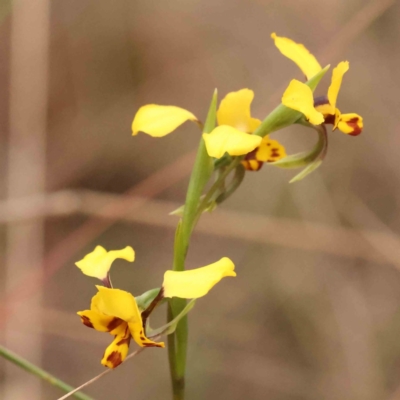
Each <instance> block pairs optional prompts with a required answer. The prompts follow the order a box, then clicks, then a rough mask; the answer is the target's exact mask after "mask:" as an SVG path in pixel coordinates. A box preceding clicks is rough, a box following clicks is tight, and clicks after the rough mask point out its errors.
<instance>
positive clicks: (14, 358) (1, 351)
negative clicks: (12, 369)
mask: <svg viewBox="0 0 400 400" xmlns="http://www.w3.org/2000/svg"><path fill="white" fill-rule="evenodd" d="M0 356H2V357H4V358H5V359H6V360H8V361H11V362H12V363H14V364H15V365H17V366H18V367H20V368H22V369H24V370H25V371H27V372H29V373H31V374H33V375H36V376H37V377H39V378H40V379H43V380H44V381H46V382H48V383H50V384H51V385H53V386H56V387H58V388H59V389H61V390H63V391H64V392H66V393H68V392H71V391H72V390H74V389H75V388H74V387H72V386H70V385H68V384H66V383H65V382H63V381H62V380H60V379H58V378H56V377H55V376H53V375H51V374H49V373H48V372H46V371H44V370H43V369H41V368H39V367H37V366H36V365H34V364H32V363H30V362H29V361H27V360H25V359H24V358H22V357H20V356H18V355H17V354H15V353H13V352H12V351H10V350H7V349H6V348H5V347H3V346H0ZM73 396H74V397H75V398H76V399H80V400H93V398H92V397H89V396H87V395H86V394H84V393H81V392H76V393H74V394H73Z"/></svg>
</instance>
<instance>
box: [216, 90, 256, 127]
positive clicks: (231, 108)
mask: <svg viewBox="0 0 400 400" xmlns="http://www.w3.org/2000/svg"><path fill="white" fill-rule="evenodd" d="M253 98H254V92H253V91H252V90H249V89H242V90H239V91H237V92H232V93H228V94H227V95H226V96H225V98H224V99H223V100H222V101H221V104H220V106H219V109H218V112H217V120H218V125H229V126H232V127H234V128H236V129H238V130H239V131H242V132H247V133H252V132H254V130H255V129H256V128H257V127H258V125H260V124H261V121H260V120H259V119H256V118H252V117H251V114H250V106H251V102H252V101H253Z"/></svg>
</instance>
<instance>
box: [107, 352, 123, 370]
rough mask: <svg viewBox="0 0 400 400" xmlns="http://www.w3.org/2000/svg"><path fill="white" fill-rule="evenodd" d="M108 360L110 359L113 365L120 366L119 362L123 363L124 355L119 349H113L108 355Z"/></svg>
mask: <svg viewBox="0 0 400 400" xmlns="http://www.w3.org/2000/svg"><path fill="white" fill-rule="evenodd" d="M107 361H109V362H110V363H111V364H112V367H113V368H115V367H118V365H119V364H121V363H122V356H121V353H119V352H118V351H113V352H112V353H111V354H110V355H109V356H108V357H107Z"/></svg>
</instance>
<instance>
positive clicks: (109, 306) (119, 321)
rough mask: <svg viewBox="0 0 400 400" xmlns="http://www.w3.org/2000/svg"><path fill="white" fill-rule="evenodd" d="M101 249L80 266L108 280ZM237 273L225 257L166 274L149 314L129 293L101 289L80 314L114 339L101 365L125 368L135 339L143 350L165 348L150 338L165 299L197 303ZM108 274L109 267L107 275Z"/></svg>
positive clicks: (85, 322)
mask: <svg viewBox="0 0 400 400" xmlns="http://www.w3.org/2000/svg"><path fill="white" fill-rule="evenodd" d="M98 247H99V246H98ZM98 247H96V249H97V250H96V249H95V251H94V252H92V253H90V254H88V256H86V257H85V258H84V259H83V260H86V262H87V264H86V265H84V267H83V268H82V265H81V266H79V268H81V270H82V272H83V273H84V274H86V275H89V276H94V277H97V278H99V277H103V276H104V271H105V269H106V268H105V267H104V265H105V262H104V260H105V258H106V257H107V255H104V257H103V258H102V257H99V258H98V261H99V262H98V263H97V264H96V262H94V259H95V258H94V255H93V253H96V254H97V253H99V250H98ZM124 250H125V249H124ZM130 250H131V252H130ZM130 250H128V251H126V254H123V256H127V255H128V252H130V254H132V252H133V249H132V248H130ZM108 253H112V252H108ZM116 253H117V252H116ZM116 253H114V255H115V254H116ZM96 254H95V255H96ZM122 258H123V257H122ZM127 258H129V260H131V259H132V257H127ZM83 260H82V261H83ZM87 260H89V262H88V261H87ZM129 260H128V261H129ZM79 263H80V264H82V263H81V262H79ZM109 264H110V265H111V263H109ZM107 265H108V264H107ZM234 269H235V266H234V264H233V262H232V261H231V260H230V259H229V258H227V257H224V258H222V259H221V260H219V261H217V262H215V263H213V264H211V265H208V266H205V267H202V268H198V269H194V270H191V271H166V272H165V274H164V282H163V284H162V287H161V289H160V291H159V293H158V295H157V296H156V297H155V299H154V300H153V302H152V303H151V305H150V306H149V307H148V308H147V309H146V310H140V309H139V307H138V304H137V302H136V299H135V297H134V296H133V295H132V294H131V293H129V292H126V291H124V290H119V289H113V288H111V287H103V286H97V289H98V292H97V294H96V295H95V296H93V298H92V301H91V305H90V310H85V311H80V312H78V315H79V316H80V317H81V321H82V323H83V324H84V325H86V326H88V327H90V328H93V329H95V330H97V331H100V332H108V333H110V334H111V335H113V336H114V340H113V341H112V343H111V344H110V345H109V346H108V347H107V349H106V351H105V353H104V356H103V358H102V360H101V363H102V364H103V365H104V366H106V367H109V368H115V367H117V366H118V365H119V364H121V363H122V362H123V361H124V359H125V358H126V356H127V354H128V350H129V345H130V341H131V338H133V340H134V341H135V342H136V343H137V344H138V345H139V346H141V347H164V343H163V342H154V341H152V340H151V339H150V338H148V337H147V336H146V319H147V318H148V316H149V315H150V313H151V312H152V311H153V309H154V307H155V305H156V304H157V303H158V302H159V301H161V300H162V299H163V298H171V297H180V298H184V299H197V298H200V297H202V296H205V295H206V294H207V293H208V292H209V291H210V290H211V288H212V287H213V286H214V285H216V284H217V283H218V282H219V281H220V280H221V279H222V278H224V277H227V276H236V273H235V272H234ZM108 272H109V267H108V270H107V274H108ZM108 282H109V281H108Z"/></svg>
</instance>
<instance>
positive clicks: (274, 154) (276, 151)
mask: <svg viewBox="0 0 400 400" xmlns="http://www.w3.org/2000/svg"><path fill="white" fill-rule="evenodd" d="M271 157H272V158H278V157H280V154H279V149H276V148H275V149H271Z"/></svg>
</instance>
